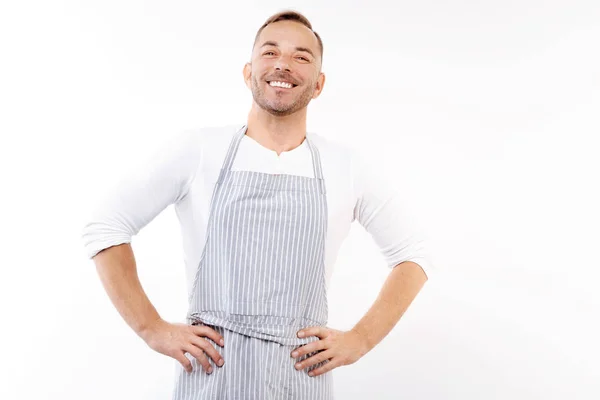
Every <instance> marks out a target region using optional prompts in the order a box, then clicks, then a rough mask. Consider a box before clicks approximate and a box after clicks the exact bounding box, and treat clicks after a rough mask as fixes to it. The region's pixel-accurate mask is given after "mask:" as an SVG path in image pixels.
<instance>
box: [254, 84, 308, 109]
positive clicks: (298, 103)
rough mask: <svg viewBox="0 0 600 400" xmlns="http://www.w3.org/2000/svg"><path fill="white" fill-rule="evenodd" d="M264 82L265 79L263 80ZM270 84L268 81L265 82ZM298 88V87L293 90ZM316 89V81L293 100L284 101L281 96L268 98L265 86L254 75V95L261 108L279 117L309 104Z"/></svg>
mask: <svg viewBox="0 0 600 400" xmlns="http://www.w3.org/2000/svg"><path fill="white" fill-rule="evenodd" d="M261 82H264V81H261ZM265 84H267V85H268V83H266V82H265ZM296 89H298V87H296V88H295V89H293V90H296ZM313 90H314V83H312V82H311V83H310V84H309V85H306V86H305V87H304V89H303V90H302V92H301V93H300V95H299V96H298V97H296V98H295V99H294V100H293V101H289V102H288V101H282V100H281V98H279V97H277V99H276V100H268V99H267V96H266V95H265V92H264V90H263V86H262V85H261V84H260V83H259V82H258V81H257V80H256V77H255V76H253V77H252V97H253V98H254V101H255V102H256V104H258V106H259V107H260V108H262V109H263V110H265V111H266V112H268V113H269V114H272V115H276V116H279V117H283V116H287V115H291V114H293V113H295V112H296V111H298V110H300V109H302V108H304V107H306V106H308V103H310V100H311V99H312V94H313Z"/></svg>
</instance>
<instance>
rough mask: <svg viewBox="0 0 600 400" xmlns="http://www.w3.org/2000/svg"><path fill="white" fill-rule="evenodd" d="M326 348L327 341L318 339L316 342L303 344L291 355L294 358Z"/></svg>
mask: <svg viewBox="0 0 600 400" xmlns="http://www.w3.org/2000/svg"><path fill="white" fill-rule="evenodd" d="M325 348H326V345H325V342H324V341H323V340H317V341H316V342H312V343H308V344H305V345H303V346H300V347H298V348H297V349H294V351H292V353H291V356H292V357H293V358H298V357H302V356H303V355H305V354H309V353H312V352H313V351H317V350H323V349H325Z"/></svg>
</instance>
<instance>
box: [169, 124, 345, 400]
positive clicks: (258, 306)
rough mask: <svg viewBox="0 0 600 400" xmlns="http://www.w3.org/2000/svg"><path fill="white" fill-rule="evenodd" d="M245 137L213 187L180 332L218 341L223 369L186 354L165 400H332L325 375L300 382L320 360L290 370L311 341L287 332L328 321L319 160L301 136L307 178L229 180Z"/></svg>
mask: <svg viewBox="0 0 600 400" xmlns="http://www.w3.org/2000/svg"><path fill="white" fill-rule="evenodd" d="M246 130H247V127H246V126H244V127H242V128H241V129H240V130H239V131H238V132H237V133H236V134H235V135H234V137H233V139H232V141H231V143H230V146H229V149H228V152H227V155H226V157H225V160H224V162H223V166H222V168H221V171H220V174H219V179H218V181H217V183H216V185H215V190H214V192H213V197H212V200H211V206H210V215H209V221H208V228H207V233H206V242H205V246H204V249H203V252H202V255H201V258H200V262H199V266H198V270H197V272H196V276H195V278H194V282H193V286H192V291H191V293H190V297H189V299H188V300H189V311H188V315H187V320H188V323H189V324H203V325H208V326H210V327H213V329H215V330H218V332H220V333H221V334H222V335H224V338H225V347H224V348H221V347H220V346H218V345H215V347H216V348H217V350H218V351H220V352H222V354H223V358H224V360H225V365H224V366H223V367H218V366H216V365H214V363H212V361H211V364H213V369H214V370H213V373H212V374H211V375H208V374H206V372H204V370H203V369H202V366H201V365H200V364H199V363H198V362H197V360H195V359H193V357H192V356H191V355H189V354H188V353H186V356H188V357H189V358H190V360H191V361H192V363H193V365H194V372H193V373H191V374H189V373H187V372H186V371H185V370H183V367H181V366H180V365H179V366H178V373H177V381H176V384H175V389H174V399H175V400H183V399H213V398H214V399H239V400H246V399H248V400H250V399H257V400H258V399H271V398H272V399H317V400H319V399H323V400H331V399H332V398H333V397H332V396H333V394H332V377H331V374H330V373H326V374H324V375H321V376H318V377H310V376H308V375H307V373H308V372H309V371H310V369H314V368H318V367H319V366H320V365H323V363H326V362H327V361H324V362H322V363H319V364H317V365H315V366H313V367H312V368H310V369H308V368H307V369H305V370H302V371H297V370H296V369H295V368H294V364H295V363H296V362H297V361H300V359H293V358H292V357H291V356H290V353H291V352H292V350H293V349H295V348H297V347H298V346H301V345H304V344H306V343H310V342H313V341H317V340H319V339H318V338H317V337H308V338H302V339H301V338H298V337H297V336H296V332H297V331H298V330H300V329H301V328H305V327H307V326H316V325H320V326H325V325H326V323H327V318H328V308H327V293H326V286H325V285H326V280H325V254H324V252H325V235H326V232H327V216H328V214H327V201H326V196H325V194H326V192H325V183H324V180H323V171H322V167H321V160H320V156H319V152H318V149H317V148H316V147H315V146H314V145H313V143H312V142H311V141H310V139H309V138H308V136H307V137H306V138H305V140H306V141H307V145H308V148H309V149H310V152H311V155H312V160H313V168H314V178H310V177H305V176H297V175H283V174H267V173H260V172H254V171H232V170H231V166H232V165H233V161H234V159H235V155H236V153H237V151H238V148H239V145H240V142H241V140H242V139H243V137H244V135H245V133H246ZM207 340H209V339H207ZM209 341H210V340H209ZM211 343H212V342H211ZM311 355H312V354H311ZM311 355H306V356H303V358H307V357H309V356H311Z"/></svg>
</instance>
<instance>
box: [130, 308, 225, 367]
mask: <svg viewBox="0 0 600 400" xmlns="http://www.w3.org/2000/svg"><path fill="white" fill-rule="evenodd" d="M140 336H141V337H142V339H144V341H145V342H146V344H147V345H148V346H150V348H151V349H153V350H155V351H157V352H159V353H161V354H164V355H166V356H169V357H172V358H174V359H176V360H177V361H179V363H180V364H181V365H182V366H183V368H185V370H186V371H187V372H192V371H193V369H192V363H191V362H190V360H189V359H188V358H187V357H186V356H185V353H186V352H187V353H190V354H191V355H192V356H194V357H195V358H196V360H198V362H199V363H200V364H202V366H203V367H204V370H205V371H206V372H207V373H209V374H210V373H212V367H211V365H210V362H209V361H208V358H207V355H208V356H210V358H212V359H213V361H214V362H215V364H216V365H218V366H219V367H222V366H223V364H224V363H225V362H224V360H223V358H222V357H221V355H220V354H219V352H218V351H217V349H216V348H215V347H214V346H213V345H212V344H211V343H210V342H209V341H208V339H206V338H210V339H212V340H213V342H215V343H218V344H219V345H221V347H222V346H223V345H224V343H223V336H221V335H220V334H219V333H218V332H217V331H215V330H214V329H211V328H209V327H208V326H205V325H186V324H181V323H169V322H167V321H165V320H163V319H158V320H157V321H156V322H155V323H153V324H152V325H151V326H149V327H148V328H147V329H145V330H144V332H142V333H141V334H140Z"/></svg>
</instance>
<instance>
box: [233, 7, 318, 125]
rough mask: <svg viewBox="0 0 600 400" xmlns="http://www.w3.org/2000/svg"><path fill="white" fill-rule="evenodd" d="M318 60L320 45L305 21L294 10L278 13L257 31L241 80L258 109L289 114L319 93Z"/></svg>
mask: <svg viewBox="0 0 600 400" xmlns="http://www.w3.org/2000/svg"><path fill="white" fill-rule="evenodd" d="M322 60H323V42H322V41H321V38H320V36H319V35H318V34H317V33H316V32H314V31H313V30H312V26H311V24H310V22H309V21H308V19H306V17H304V16H303V15H302V14H300V13H297V12H295V11H284V12H280V13H278V14H275V15H273V16H271V17H270V18H269V19H267V21H266V22H265V23H264V24H263V26H262V27H261V28H260V29H259V30H258V32H257V34H256V37H255V40H254V46H253V49H252V58H251V61H250V62H249V63H247V64H246V65H245V66H244V80H245V81H246V86H248V88H249V89H250V90H251V91H252V97H253V98H254V101H255V103H256V104H257V105H258V106H259V107H260V108H262V109H263V110H265V111H267V112H269V113H270V114H273V115H277V116H285V115H290V114H293V113H295V112H296V111H298V110H301V109H303V108H305V107H306V106H307V105H308V103H310V101H311V99H316V98H317V97H318V96H319V95H320V93H321V91H322V90H323V85H324V83H325V75H324V74H323V73H322V72H321V65H322ZM290 84H291V87H290ZM282 86H285V87H282Z"/></svg>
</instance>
